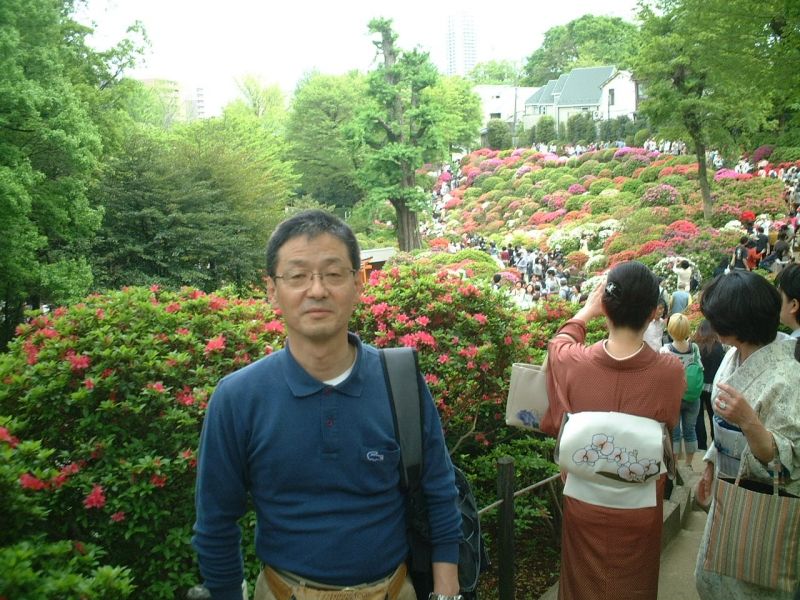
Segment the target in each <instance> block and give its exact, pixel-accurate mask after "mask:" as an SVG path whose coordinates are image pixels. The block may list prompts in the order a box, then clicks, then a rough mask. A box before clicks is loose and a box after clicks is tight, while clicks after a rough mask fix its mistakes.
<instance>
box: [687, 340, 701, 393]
mask: <svg viewBox="0 0 800 600" xmlns="http://www.w3.org/2000/svg"><path fill="white" fill-rule="evenodd" d="M685 370H686V392H685V393H684V394H683V401H684V402H697V401H698V400H699V399H700V394H701V393H702V392H703V384H704V383H705V379H704V376H703V363H702V362H700V351H699V350H698V348H697V344H692V362H691V363H689V364H688V365H686V369H685Z"/></svg>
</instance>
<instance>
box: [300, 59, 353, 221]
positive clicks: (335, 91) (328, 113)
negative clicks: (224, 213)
mask: <svg viewBox="0 0 800 600" xmlns="http://www.w3.org/2000/svg"><path fill="white" fill-rule="evenodd" d="M366 93H367V84H366V79H365V78H364V77H363V75H360V74H358V73H356V72H353V73H349V74H347V75H342V76H334V75H322V74H319V73H312V74H309V75H307V76H305V77H304V78H303V79H302V80H301V81H300V83H299V84H298V86H297V89H296V90H295V93H294V98H293V99H292V106H291V110H290V113H289V119H288V122H287V131H286V137H287V141H288V144H289V156H290V158H291V159H292V160H293V161H294V163H295V170H296V172H297V173H298V174H299V175H300V194H301V195H302V194H308V195H310V196H312V197H313V198H314V199H315V200H316V201H317V202H320V203H323V204H330V205H335V206H343V207H350V206H353V205H354V204H355V203H357V202H358V201H359V200H361V199H362V198H364V190H363V189H362V187H361V184H360V182H359V180H358V168H359V167H360V166H361V164H362V161H363V159H362V154H363V141H362V140H363V137H364V135H363V131H362V130H361V127H360V125H359V123H358V120H357V117H358V115H359V113H360V111H361V110H362V109H363V107H364V104H365V103H366V100H367V97H366Z"/></svg>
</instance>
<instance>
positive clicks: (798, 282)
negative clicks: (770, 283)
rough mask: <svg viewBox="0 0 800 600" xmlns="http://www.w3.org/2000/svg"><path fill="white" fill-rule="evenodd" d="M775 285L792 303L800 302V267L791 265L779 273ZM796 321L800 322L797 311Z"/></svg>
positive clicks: (799, 314) (799, 313)
mask: <svg viewBox="0 0 800 600" xmlns="http://www.w3.org/2000/svg"><path fill="white" fill-rule="evenodd" d="M775 285H776V286H777V287H778V290H780V291H781V292H783V293H784V294H786V297H787V298H788V299H789V300H790V301H791V300H797V301H798V302H800V265H797V264H791V265H787V266H785V267H784V268H783V270H782V271H781V272H780V273H778V277H777V278H776V279H775ZM794 319H795V321H798V322H800V312H798V311H795V313H794Z"/></svg>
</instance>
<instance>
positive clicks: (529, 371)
mask: <svg viewBox="0 0 800 600" xmlns="http://www.w3.org/2000/svg"><path fill="white" fill-rule="evenodd" d="M548 405H549V402H548V400H547V357H545V359H544V362H543V363H542V364H541V365H531V364H528V363H514V364H513V365H511V383H510V385H509V388H508V401H507V402H506V425H511V426H513V427H519V428H521V429H526V430H528V431H541V429H540V427H539V424H540V423H541V421H542V419H543V418H544V414H545V413H546V412H547V407H548Z"/></svg>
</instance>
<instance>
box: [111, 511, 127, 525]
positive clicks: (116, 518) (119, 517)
mask: <svg viewBox="0 0 800 600" xmlns="http://www.w3.org/2000/svg"><path fill="white" fill-rule="evenodd" d="M109 518H110V519H111V521H113V522H114V523H119V522H120V521H124V520H125V512H124V511H121V510H119V511H117V512H115V513H114V514H113V515H111V517H109Z"/></svg>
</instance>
